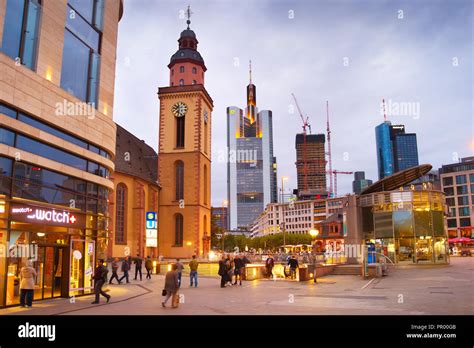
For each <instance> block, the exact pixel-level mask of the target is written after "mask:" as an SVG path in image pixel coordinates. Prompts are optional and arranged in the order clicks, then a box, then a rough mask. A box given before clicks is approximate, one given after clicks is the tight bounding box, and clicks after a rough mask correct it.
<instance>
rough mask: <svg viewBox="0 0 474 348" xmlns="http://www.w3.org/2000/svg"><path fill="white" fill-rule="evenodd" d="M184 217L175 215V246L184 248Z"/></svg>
mask: <svg viewBox="0 0 474 348" xmlns="http://www.w3.org/2000/svg"><path fill="white" fill-rule="evenodd" d="M183 237H184V236H183V215H181V214H179V213H178V214H175V215H174V245H175V246H183V239H184V238H183Z"/></svg>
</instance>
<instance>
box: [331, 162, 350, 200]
mask: <svg viewBox="0 0 474 348" xmlns="http://www.w3.org/2000/svg"><path fill="white" fill-rule="evenodd" d="M327 173H329V174H330V175H334V197H337V174H354V172H344V171H341V170H337V169H334V170H333V171H332V172H330V171H328V172H327Z"/></svg>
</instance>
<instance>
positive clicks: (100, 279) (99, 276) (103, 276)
mask: <svg viewBox="0 0 474 348" xmlns="http://www.w3.org/2000/svg"><path fill="white" fill-rule="evenodd" d="M108 272H109V270H108V269H107V267H105V266H104V260H102V259H100V260H99V265H98V266H97V268H96V269H95V272H94V277H93V279H94V292H95V301H94V302H92V304H97V303H99V301H100V296H99V295H102V296H104V297H105V298H106V299H107V303H109V301H110V295H107V294H106V293H105V292H104V291H103V290H102V286H104V283H105V282H106V281H107V273H108Z"/></svg>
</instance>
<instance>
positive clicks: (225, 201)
mask: <svg viewBox="0 0 474 348" xmlns="http://www.w3.org/2000/svg"><path fill="white" fill-rule="evenodd" d="M227 204H229V201H228V200H227V199H224V201H223V202H222V205H223V206H224V207H227Z"/></svg>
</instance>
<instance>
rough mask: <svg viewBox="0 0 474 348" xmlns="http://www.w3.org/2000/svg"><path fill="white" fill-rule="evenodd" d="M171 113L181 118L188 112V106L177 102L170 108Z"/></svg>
mask: <svg viewBox="0 0 474 348" xmlns="http://www.w3.org/2000/svg"><path fill="white" fill-rule="evenodd" d="M171 111H172V112H173V115H175V116H176V117H183V116H184V115H186V111H188V106H187V105H186V104H185V103H183V102H177V103H176V104H174V105H173V106H172V107H171Z"/></svg>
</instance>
